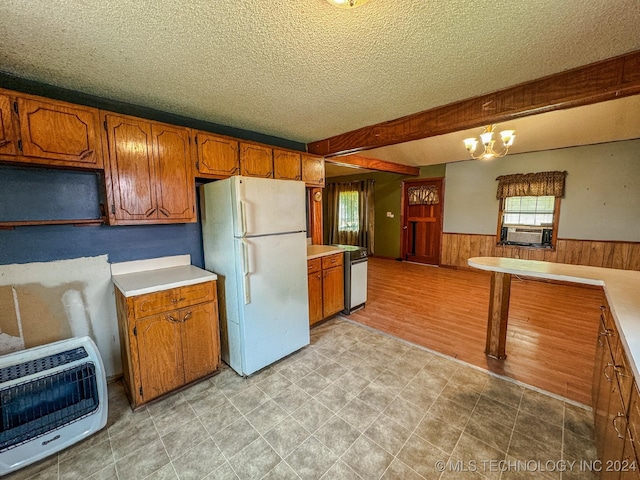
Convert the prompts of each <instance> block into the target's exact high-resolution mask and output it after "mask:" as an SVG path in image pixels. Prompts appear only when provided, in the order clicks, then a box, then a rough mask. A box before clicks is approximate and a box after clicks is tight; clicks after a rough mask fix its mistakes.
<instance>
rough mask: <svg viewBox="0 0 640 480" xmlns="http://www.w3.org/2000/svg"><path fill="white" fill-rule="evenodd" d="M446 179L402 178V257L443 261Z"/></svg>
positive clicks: (438, 263)
mask: <svg viewBox="0 0 640 480" xmlns="http://www.w3.org/2000/svg"><path fill="white" fill-rule="evenodd" d="M443 183H444V179H443V178H429V179H419V180H406V181H404V182H402V235H401V246H402V252H401V253H402V259H403V260H407V261H409V262H417V263H424V264H427V265H440V241H441V238H442V210H443V209H442V204H443V202H444V185H443Z"/></svg>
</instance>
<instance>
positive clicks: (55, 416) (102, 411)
mask: <svg viewBox="0 0 640 480" xmlns="http://www.w3.org/2000/svg"><path fill="white" fill-rule="evenodd" d="M106 423H107V381H106V376H105V373H104V366H103V363H102V359H101V358H100V353H99V352H98V349H97V348H96V345H95V344H94V343H93V341H92V340H91V339H90V338H89V337H78V338H72V339H69V340H63V341H60V342H55V343H50V344H48V345H43V346H40V347H34V348H29V349H27V350H22V351H19V352H15V353H11V354H8V355H4V356H2V357H0V476H2V475H5V474H7V473H9V472H12V471H14V470H18V469H20V468H22V467H25V466H27V465H29V464H31V463H34V462H36V461H38V460H41V459H43V458H45V457H47V456H49V455H51V454H52V453H55V452H57V451H59V450H62V449H64V448H66V447H68V446H70V445H73V444H74V443H76V442H78V441H80V440H82V439H84V438H86V437H88V436H89V435H91V434H92V433H94V432H96V431H98V430H100V429H101V428H102V427H104V426H105V425H106Z"/></svg>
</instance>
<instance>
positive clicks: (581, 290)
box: [348, 258, 603, 405]
mask: <svg viewBox="0 0 640 480" xmlns="http://www.w3.org/2000/svg"><path fill="white" fill-rule="evenodd" d="M489 277H490V275H489V273H488V272H480V271H468V270H453V269H448V268H436V267H430V266H425V265H417V264H411V263H406V262H397V261H394V260H386V259H379V258H371V259H370V261H369V274H368V282H369V291H368V299H367V304H366V307H365V308H364V309H363V310H360V311H358V312H356V313H354V314H352V315H350V316H349V317H348V318H350V319H352V320H354V321H356V322H360V323H362V324H364V325H368V326H370V327H372V328H375V329H378V330H381V331H383V332H385V333H388V334H390V335H393V336H396V337H399V338H403V339H405V340H407V341H410V342H412V343H415V344H418V345H421V346H424V347H427V348H429V349H432V350H435V351H437V352H440V353H443V354H445V355H449V356H451V357H455V358H458V359H460V360H462V361H464V362H468V363H471V364H473V365H476V366H479V367H482V368H485V369H487V370H490V371H492V372H495V373H498V374H501V375H505V376H508V377H511V378H513V379H516V380H519V381H521V382H524V383H526V384H529V385H533V386H535V387H538V388H541V389H543V390H546V391H549V392H553V393H556V394H558V395H562V396H563V397H566V398H569V399H571V400H575V401H578V402H580V403H583V404H586V405H590V404H591V382H592V381H591V377H592V375H593V368H594V358H595V344H596V337H597V331H598V315H599V306H600V304H601V302H602V299H603V292H602V290H600V289H597V288H593V287H579V286H574V285H562V284H550V283H544V282H539V281H534V280H520V279H518V278H516V277H515V276H514V277H513V278H512V283H511V303H510V310H509V327H508V331H507V359H506V360H502V361H500V360H495V359H490V358H488V357H487V356H486V355H485V354H484V348H485V339H486V328H487V310H488V306H489Z"/></svg>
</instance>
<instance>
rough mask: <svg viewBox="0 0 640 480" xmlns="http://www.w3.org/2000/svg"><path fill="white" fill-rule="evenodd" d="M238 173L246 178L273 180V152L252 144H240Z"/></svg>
mask: <svg viewBox="0 0 640 480" xmlns="http://www.w3.org/2000/svg"><path fill="white" fill-rule="evenodd" d="M240 171H241V174H242V175H245V176H248V177H264V178H273V151H272V150H271V149H270V148H268V147H263V146H261V145H255V144H253V143H241V144H240Z"/></svg>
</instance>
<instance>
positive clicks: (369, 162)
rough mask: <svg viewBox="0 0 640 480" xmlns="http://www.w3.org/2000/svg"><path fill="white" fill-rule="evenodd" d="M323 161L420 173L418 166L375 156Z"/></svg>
mask: <svg viewBox="0 0 640 480" xmlns="http://www.w3.org/2000/svg"><path fill="white" fill-rule="evenodd" d="M325 162H327V163H333V164H336V165H342V166H347V167H360V168H366V169H369V170H378V171H380V172H389V173H399V174H401V175H413V176H417V175H420V168H419V167H412V166H410V165H401V164H399V163H394V162H387V161H386V160H378V159H377V158H367V157H363V156H361V155H348V156H344V157H339V158H336V159H329V158H327V159H325Z"/></svg>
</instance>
